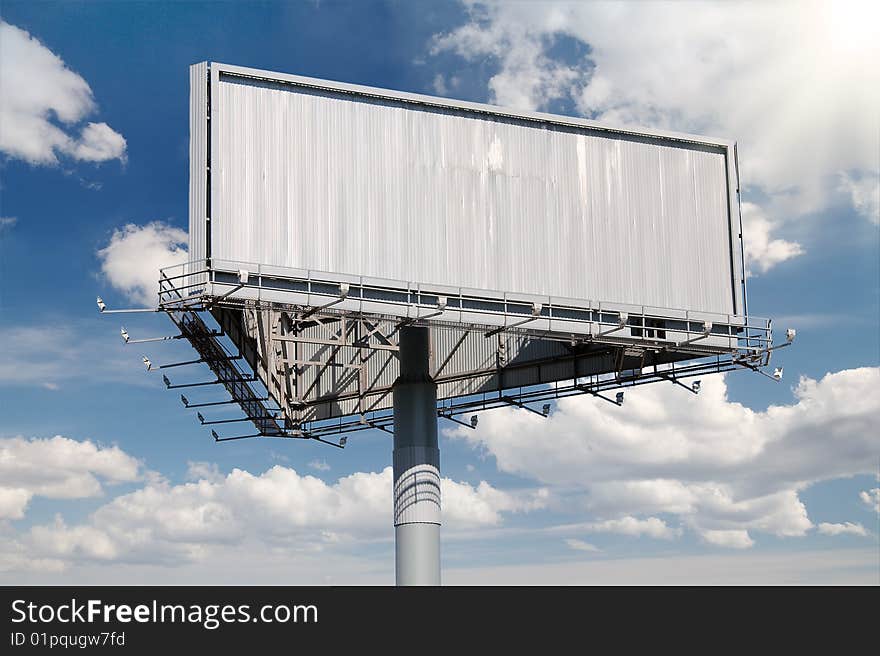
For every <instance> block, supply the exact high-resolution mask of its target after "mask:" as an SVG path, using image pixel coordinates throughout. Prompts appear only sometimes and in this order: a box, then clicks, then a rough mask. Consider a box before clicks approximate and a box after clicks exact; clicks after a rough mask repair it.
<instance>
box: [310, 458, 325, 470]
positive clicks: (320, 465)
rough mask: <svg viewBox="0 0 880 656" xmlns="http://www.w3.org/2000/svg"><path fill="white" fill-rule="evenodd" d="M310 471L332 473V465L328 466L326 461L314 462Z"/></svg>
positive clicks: (311, 463)
mask: <svg viewBox="0 0 880 656" xmlns="http://www.w3.org/2000/svg"><path fill="white" fill-rule="evenodd" d="M309 469H314V470H315V471H330V465H328V464H327V461H326V460H312V461H311V462H310V463H309Z"/></svg>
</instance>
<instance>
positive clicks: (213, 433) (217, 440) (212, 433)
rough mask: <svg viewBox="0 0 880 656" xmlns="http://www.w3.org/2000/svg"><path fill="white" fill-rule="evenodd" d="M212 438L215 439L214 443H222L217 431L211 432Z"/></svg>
mask: <svg viewBox="0 0 880 656" xmlns="http://www.w3.org/2000/svg"><path fill="white" fill-rule="evenodd" d="M211 436H212V437H213V438H214V441H215V442H219V441H220V436H219V435H217V431H215V430H212V431H211Z"/></svg>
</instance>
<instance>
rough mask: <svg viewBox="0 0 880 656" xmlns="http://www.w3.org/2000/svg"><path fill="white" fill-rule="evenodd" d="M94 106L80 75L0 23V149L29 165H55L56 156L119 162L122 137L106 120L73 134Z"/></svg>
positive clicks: (122, 155) (28, 37)
mask: <svg viewBox="0 0 880 656" xmlns="http://www.w3.org/2000/svg"><path fill="white" fill-rule="evenodd" d="M95 110H96V104H95V100H94V97H93V95H92V90H91V88H90V87H89V85H88V83H87V82H86V81H85V80H84V79H83V78H82V77H81V76H79V75H78V74H76V73H74V72H73V71H71V70H70V69H69V68H67V66H66V65H65V64H64V62H63V61H62V60H61V59H60V58H59V57H58V56H57V55H55V54H54V53H53V52H52V51H50V50H49V49H48V48H47V47H46V46H44V45H43V44H42V43H40V42H39V41H38V40H37V39H36V38H34V37H33V36H32V35H30V34H29V33H28V32H26V31H25V30H22V29H20V28H18V27H16V26H14V25H10V24H9V23H6V22H4V21H0V152H3V153H6V155H8V156H9V157H13V158H17V159H22V160H24V161H26V162H29V163H30V164H49V165H51V164H56V163H57V162H58V155H59V154H61V155H66V156H68V157H72V158H73V159H78V160H84V161H90V162H102V161H106V160H111V159H119V160H123V161H124V160H125V151H126V143H125V139H124V138H123V136H122V135H121V134H119V133H118V132H116V131H114V130H113V129H112V128H111V127H110V126H108V125H107V124H106V123H88V124H86V125H85V126H84V127H83V128H82V129H81V131H80V134H79V136H76V135H75V134H74V133H73V131H75V130H76V129H77V126H78V125H79V124H80V123H81V122H82V121H83V119H85V118H86V117H87V116H89V115H91V114H93V113H94V112H95ZM56 121H57V122H56Z"/></svg>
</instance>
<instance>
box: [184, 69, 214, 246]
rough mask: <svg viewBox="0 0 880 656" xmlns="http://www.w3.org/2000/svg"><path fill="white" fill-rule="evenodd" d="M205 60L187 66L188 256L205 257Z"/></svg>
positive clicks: (206, 182) (206, 108) (206, 155)
mask: <svg viewBox="0 0 880 656" xmlns="http://www.w3.org/2000/svg"><path fill="white" fill-rule="evenodd" d="M207 76H208V64H207V62H200V63H198V64H193V65H192V66H190V67H189V259H190V261H197V260H201V259H203V258H205V257H206V240H207V233H206V230H207V226H206V219H207V217H208V211H209V209H208V207H207V202H208V176H209V171H208V148H209V145H208V139H209V134H208V96H207V92H208V77H207Z"/></svg>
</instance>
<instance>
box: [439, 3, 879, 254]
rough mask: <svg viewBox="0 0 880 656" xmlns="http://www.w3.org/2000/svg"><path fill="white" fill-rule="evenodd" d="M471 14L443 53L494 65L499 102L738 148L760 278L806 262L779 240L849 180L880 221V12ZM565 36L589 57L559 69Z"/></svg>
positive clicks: (638, 8) (603, 9) (617, 9)
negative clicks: (573, 111) (563, 107)
mask: <svg viewBox="0 0 880 656" xmlns="http://www.w3.org/2000/svg"><path fill="white" fill-rule="evenodd" d="M466 4H467V6H468V10H469V14H470V17H469V20H468V22H466V23H465V24H464V25H462V26H460V27H458V28H457V29H455V30H453V31H451V32H450V33H448V34H442V35H437V36H436V37H435V39H434V42H433V44H432V51H433V52H434V53H437V52H441V51H449V52H454V53H457V54H459V55H460V56H462V57H464V58H465V59H467V60H469V61H479V60H483V59H485V58H487V57H489V58H494V59H495V60H497V62H498V71H497V73H496V74H495V75H494V76H493V77H492V78H491V79H490V80H489V82H488V86H489V91H490V100H491V101H492V102H497V103H500V104H504V105H511V106H515V107H519V108H523V109H546V108H547V107H548V105H549V103H551V102H553V101H554V100H557V99H560V98H563V99H566V98H567V99H571V100H573V101H574V102H576V104H577V106H578V107H579V110H580V111H581V112H582V113H583V114H584V115H587V116H590V117H593V118H596V119H598V120H602V121H606V122H609V123H614V124H623V125H630V126H633V125H639V126H649V127H660V128H664V127H665V128H669V129H674V130H680V131H687V132H696V133H703V134H713V135H717V136H723V137H729V138H736V139H737V140H738V141H739V144H740V150H739V156H740V160H741V171H742V182H743V185H744V186H745V187H746V188H748V187H749V186H754V187H757V188H759V189H760V190H761V191H762V192H763V194H762V196H761V197H762V198H764V199H765V200H762V202H761V205H762V208H763V210H764V212H765V213H766V216H767V217H769V218H767V219H766V223H763V224H762V223H757V224H754V225H752V226H750V229H754V230H755V231H756V233H757V234H755V235H748V234H747V235H746V238H747V239H750V240H751V241H752V255H753V258H755V257H756V259H754V260H753V261H755V262H757V263H759V265H758V266H757V268H758V269H759V270H766V268H769V267H771V266H773V264H775V263H777V262H781V261H784V260H785V259H788V258H790V257H794V256H795V255H797V254H798V252H799V250H798V245H797V244H794V243H792V242H787V241H784V240H780V239H777V238H775V237H773V236H771V234H770V232H771V231H773V230H775V229H777V228H778V227H779V226H781V225H782V224H783V222H784V221H786V220H789V219H791V218H794V217H797V216H800V215H804V214H808V213H813V212H817V211H819V210H821V209H823V208H825V207H827V206H828V205H829V204H830V203H833V202H834V200H835V197H836V195H837V193H838V191H839V189H838V187H839V186H840V185H841V184H843V186H844V187H846V189H845V191H848V192H849V195H850V201H851V202H852V203H853V205H854V206H855V207H856V208H857V209H859V211H861V212H862V213H863V214H865V215H866V216H868V217H869V218H871V219H872V220H874V221H877V220H878V219H877V211H876V205H875V203H876V202H877V193H876V184H874V183H873V182H872V181H873V180H876V172H877V170H878V157H877V153H878V151H880V129H878V128H880V119H878V117H880V68H878V67H877V66H870V65H863V64H864V62H872V61H878V60H880V39H877V38H876V31H875V27H876V25H877V23H878V21H880V9H878V7H880V5H877V3H874V2H836V3H823V2H810V3H805V2H798V3H774V4H767V3H732V2H731V3H696V4H695V3H681V2H679V3H675V2H673V3H663V2H654V3H647V4H646V3H640V2H631V3H618V2H615V3H607V2H589V3H570V2H562V1H559V2H541V3H512V2H500V1H487V2H470V1H468V2H466ZM780 26H785V27H784V29H781V27H780ZM559 36H567V37H572V38H574V39H577V40H579V41H581V42H583V43H585V44H589V47H590V50H589V55H588V59H586V60H583V61H579V62H578V61H575V62H567V63H563V62H560V61H558V60H557V59H553V58H552V57H551V56H550V54H549V53H551V48H552V46H553V43H554V39H555V38H557V37H559ZM843 172H846V173H845V175H844V178H843V180H844V182H843V183H841V182H840V180H841V175H842V173H843ZM854 181H858V182H854Z"/></svg>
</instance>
